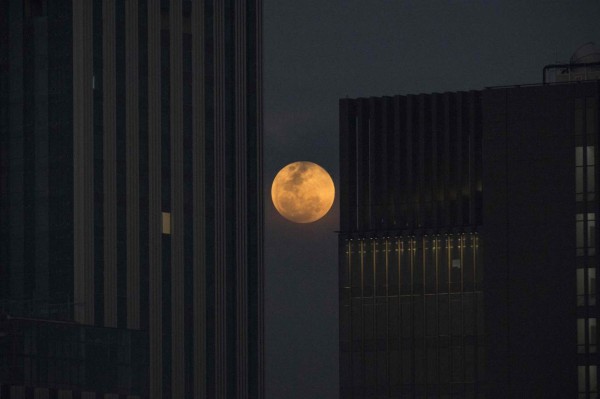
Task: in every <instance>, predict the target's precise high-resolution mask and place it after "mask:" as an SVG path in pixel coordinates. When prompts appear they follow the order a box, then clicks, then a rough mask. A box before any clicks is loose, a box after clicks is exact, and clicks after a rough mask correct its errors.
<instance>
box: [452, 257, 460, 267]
mask: <svg viewBox="0 0 600 399" xmlns="http://www.w3.org/2000/svg"><path fill="white" fill-rule="evenodd" d="M452 268H453V269H460V259H452Z"/></svg>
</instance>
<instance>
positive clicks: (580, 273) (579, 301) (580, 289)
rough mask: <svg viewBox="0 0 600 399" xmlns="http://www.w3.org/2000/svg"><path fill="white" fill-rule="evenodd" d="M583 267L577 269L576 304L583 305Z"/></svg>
mask: <svg viewBox="0 0 600 399" xmlns="http://www.w3.org/2000/svg"><path fill="white" fill-rule="evenodd" d="M584 287H585V284H584V269H577V306H583V305H584V304H585V303H584V300H583V298H584V295H585V292H584Z"/></svg>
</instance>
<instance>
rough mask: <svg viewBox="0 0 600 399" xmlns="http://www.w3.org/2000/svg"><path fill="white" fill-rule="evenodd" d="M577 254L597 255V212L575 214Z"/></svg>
mask: <svg viewBox="0 0 600 399" xmlns="http://www.w3.org/2000/svg"><path fill="white" fill-rule="evenodd" d="M575 226H576V227H575V240H576V245H577V250H576V252H577V256H584V255H586V253H585V252H586V251H585V250H586V249H587V255H596V214H595V213H593V212H590V213H578V214H577V215H576V216H575Z"/></svg>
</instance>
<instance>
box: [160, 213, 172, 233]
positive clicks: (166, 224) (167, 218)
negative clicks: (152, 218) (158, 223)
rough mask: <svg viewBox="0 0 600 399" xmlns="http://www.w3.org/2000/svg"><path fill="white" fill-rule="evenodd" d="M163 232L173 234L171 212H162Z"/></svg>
mask: <svg viewBox="0 0 600 399" xmlns="http://www.w3.org/2000/svg"><path fill="white" fill-rule="evenodd" d="M162 232H163V234H171V213H170V212H163V213H162Z"/></svg>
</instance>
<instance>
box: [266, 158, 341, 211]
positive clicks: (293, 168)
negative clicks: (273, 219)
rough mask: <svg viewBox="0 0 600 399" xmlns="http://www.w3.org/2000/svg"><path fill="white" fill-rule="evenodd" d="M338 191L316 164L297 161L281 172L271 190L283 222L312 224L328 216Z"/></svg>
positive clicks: (325, 172)
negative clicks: (284, 219)
mask: <svg viewBox="0 0 600 399" xmlns="http://www.w3.org/2000/svg"><path fill="white" fill-rule="evenodd" d="M334 198H335V187H334V185H333V180H331V176H329V173H327V171H326V170H325V169H323V168H322V167H320V166H319V165H317V164H316V163H312V162H307V161H298V162H294V163H291V164H289V165H287V166H286V167H284V168H283V169H281V170H280V171H279V173H277V176H275V179H274V180H273V185H272V186H271V199H272V200H273V205H275V208H276V209H277V211H278V212H279V213H280V214H281V216H283V217H284V218H286V219H288V220H291V221H292V222H295V223H311V222H314V221H317V220H319V219H321V218H322V217H323V216H325V215H326V214H327V212H329V209H331V205H333V199H334Z"/></svg>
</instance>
